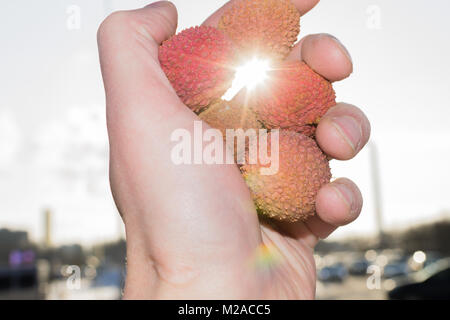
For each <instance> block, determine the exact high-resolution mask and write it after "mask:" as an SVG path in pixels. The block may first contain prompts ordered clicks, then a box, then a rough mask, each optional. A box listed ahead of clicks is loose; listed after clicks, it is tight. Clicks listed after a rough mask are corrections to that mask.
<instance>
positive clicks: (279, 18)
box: [159, 0, 335, 221]
mask: <svg viewBox="0 0 450 320" xmlns="http://www.w3.org/2000/svg"><path fill="white" fill-rule="evenodd" d="M299 32H300V14H299V12H298V10H297V9H296V7H295V6H294V5H293V4H292V3H291V1H290V0H239V1H236V3H235V4H234V5H233V6H232V7H231V8H230V9H229V10H228V11H226V12H225V13H224V15H223V16H222V17H221V20H220V22H219V26H218V28H214V27H207V26H201V27H194V28H190V29H187V30H184V31H182V32H181V33H179V34H177V35H175V36H173V37H172V38H170V39H169V40H167V41H165V42H164V43H163V44H162V45H161V47H160V50H159V60H160V63H161V67H162V69H163V70H164V72H165V73H166V75H167V77H168V79H169V81H170V82H171V84H172V86H173V87H174V89H175V91H176V93H177V94H178V96H179V97H180V98H181V100H182V101H183V102H184V103H185V104H186V105H187V106H188V107H190V108H191V109H192V110H193V111H195V112H197V113H199V116H200V118H201V119H202V120H204V121H206V122H207V123H208V124H209V125H210V126H212V127H214V128H217V129H220V130H221V131H222V132H224V131H225V129H239V128H241V129H244V130H247V129H259V128H267V129H280V132H279V170H278V173H276V174H274V175H261V173H260V170H259V169H260V168H261V167H262V166H263V165H262V164H249V163H246V164H244V165H242V166H240V170H241V172H242V175H243V177H244V179H245V181H246V182H247V185H248V186H249V188H250V191H251V193H252V196H253V199H254V202H255V205H256V207H257V209H258V211H259V212H260V213H262V214H264V215H266V216H269V217H271V218H275V219H278V220H288V221H297V220H305V219H307V218H308V217H309V216H311V215H313V214H314V213H315V198H316V195H317V192H318V190H319V189H320V187H321V186H323V185H324V184H326V183H328V182H329V181H330V178H331V173H330V168H329V165H328V161H327V158H326V156H325V155H324V154H323V153H322V151H321V150H320V149H319V147H318V146H317V144H316V142H315V140H314V133H315V128H316V126H317V124H318V123H319V121H320V119H321V117H322V116H323V115H324V114H325V113H326V112H327V110H328V109H329V108H330V107H331V106H333V105H335V93H334V90H333V88H332V86H331V83H330V82H329V81H327V80H326V79H324V78H323V77H321V76H320V75H318V74H317V73H315V72H314V71H313V70H312V69H311V68H309V67H308V66H307V65H306V64H305V63H304V62H301V61H284V59H285V58H286V57H287V55H288V54H289V53H290V51H291V50H292V48H293V45H294V43H295V42H296V41H297V36H298V34H299ZM254 55H258V56H259V57H265V58H268V59H270V60H271V61H272V62H273V63H272V66H271V69H270V70H269V71H268V79H267V81H266V82H265V83H264V85H261V86H259V87H256V88H255V89H254V90H252V91H251V92H246V98H245V99H242V97H241V95H236V97H235V98H233V100H231V101H224V100H222V99H221V97H222V96H223V95H224V93H225V92H226V91H227V90H228V89H229V88H230V87H231V84H232V81H233V78H234V76H235V70H236V67H237V66H238V64H239V63H240V62H242V61H243V60H245V59H246V58H248V57H252V56H254ZM268 140H269V144H270V139H268ZM268 149H269V150H270V146H268Z"/></svg>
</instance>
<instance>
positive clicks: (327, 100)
mask: <svg viewBox="0 0 450 320" xmlns="http://www.w3.org/2000/svg"><path fill="white" fill-rule="evenodd" d="M335 97H336V96H335V92H334V90H333V87H332V85H331V83H330V82H329V81H328V80H326V79H324V78H323V77H322V76H320V75H319V74H317V73H316V72H314V71H313V70H312V69H311V68H310V67H308V66H307V65H306V64H305V63H304V62H300V61H288V62H283V63H282V64H280V65H278V66H275V67H274V68H273V70H271V71H270V72H269V74H268V80H267V81H266V82H265V83H264V84H263V85H262V86H260V87H258V88H257V89H256V90H255V91H254V92H252V93H251V99H250V101H251V102H250V103H251V106H252V108H253V109H254V110H255V112H256V114H257V117H258V119H259V120H260V121H261V122H262V123H263V124H264V125H265V127H266V128H269V129H274V128H281V129H289V130H292V131H297V132H300V133H303V134H305V135H308V136H312V135H314V132H315V125H317V124H318V123H319V121H320V119H321V117H323V115H324V114H325V113H326V112H327V111H328V109H329V108H330V107H332V106H334V105H336V100H335Z"/></svg>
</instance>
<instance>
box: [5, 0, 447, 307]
mask: <svg viewBox="0 0 450 320" xmlns="http://www.w3.org/2000/svg"><path fill="white" fill-rule="evenodd" d="M172 2H174V3H175V5H176V6H177V7H178V10H179V19H180V20H179V30H181V29H184V28H186V27H190V26H193V25H197V24H200V23H201V22H202V21H203V20H204V19H205V18H206V17H207V16H208V15H209V14H210V13H211V12H213V11H214V10H215V9H217V8H218V7H220V6H221V5H223V4H224V3H225V2H226V1H225V0H192V1H186V0H172ZM148 3H149V2H148V1H137V0H127V1H125V0H123V1H119V0H116V1H114V0H96V1H88V0H84V1H81V0H78V1H76V0H72V1H67V0H60V1H57V2H55V1H50V0H44V1H39V2H37V1H31V0H27V1H25V0H16V1H2V2H1V3H0V21H1V28H0V38H1V39H2V46H1V47H2V49H1V50H0V56H1V59H0V70H1V72H0V299H118V298H120V295H121V290H122V287H123V283H124V275H125V240H124V231H123V225H122V222H121V220H120V217H119V215H118V213H117V210H116V208H115V205H114V203H113V200H112V196H111V193H110V190H109V184H108V144H107V133H106V125H105V114H104V113H105V110H104V108H105V106H104V92H103V86H102V80H101V74H100V69H99V62H98V56H97V46H96V31H97V28H98V26H99V24H100V23H101V21H102V20H103V19H104V18H105V17H106V16H107V15H108V14H109V13H111V12H112V11H115V10H123V9H134V8H138V7H141V6H144V5H146V4H148ZM449 11H450V2H449V1H447V0H435V1H432V2H426V1H420V0H397V1H389V0H371V1H368V0H340V1H334V0H322V1H321V2H320V4H319V5H318V6H317V7H316V8H315V9H314V10H313V11H311V12H310V13H309V14H307V15H306V16H305V17H303V18H302V21H301V29H302V31H301V36H304V35H306V34H310V33H322V32H325V33H331V34H333V35H335V36H336V37H337V38H339V39H340V40H341V41H342V42H343V43H344V45H345V46H346V47H347V48H348V49H349V51H350V53H351V54H352V57H353V62H354V74H353V75H352V76H351V77H350V78H349V79H347V80H345V81H343V82H340V83H336V85H335V88H336V92H337V96H338V100H340V101H345V102H349V103H352V104H355V105H357V106H359V107H361V108H362V109H363V110H364V111H365V112H366V113H367V115H368V117H369V119H370V120H371V122H372V139H371V142H370V144H369V146H368V147H367V148H366V149H365V150H364V151H362V152H361V154H360V155H359V156H358V157H357V158H356V159H354V160H351V161H347V162H342V163H341V162H339V161H332V169H333V175H334V177H341V176H346V177H349V178H351V179H353V180H354V181H355V182H356V183H357V184H358V185H359V186H360V188H361V190H362V193H363V195H364V200H365V203H364V208H363V212H362V214H361V217H360V218H359V219H358V221H356V222H355V223H353V224H351V225H349V226H346V227H343V228H341V229H339V230H338V231H337V232H336V233H335V234H334V235H332V236H331V237H330V238H329V239H327V240H326V241H322V242H321V243H320V244H319V246H318V250H317V252H316V255H315V258H316V263H317V266H318V271H317V272H318V279H319V281H318V284H317V298H319V299H388V298H394V299H422V298H450V292H449V291H450V258H449V257H450V170H449V168H448V159H449V158H450V143H449V141H450V126H449V121H450V120H449V119H450V105H449V104H450V102H449V101H450V78H449V77H448V75H449V74H450V60H449V59H448V57H449V56H450V41H448V30H450V20H449V19H448V18H447V15H448V12H449Z"/></svg>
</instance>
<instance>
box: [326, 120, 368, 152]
mask: <svg viewBox="0 0 450 320" xmlns="http://www.w3.org/2000/svg"><path fill="white" fill-rule="evenodd" d="M332 121H333V125H334V127H335V128H336V130H337V131H338V133H339V135H341V136H342V138H343V139H344V140H345V141H346V142H347V143H348V144H349V146H350V147H351V148H352V150H353V151H354V152H356V151H358V150H359V147H360V144H361V138H362V128H361V125H360V124H359V122H358V121H357V120H356V119H355V118H353V117H351V116H340V117H335V118H333V119H332Z"/></svg>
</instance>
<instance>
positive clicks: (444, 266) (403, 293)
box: [388, 258, 450, 300]
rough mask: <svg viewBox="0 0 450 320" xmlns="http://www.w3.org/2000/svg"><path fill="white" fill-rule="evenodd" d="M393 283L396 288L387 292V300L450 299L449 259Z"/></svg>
mask: <svg viewBox="0 0 450 320" xmlns="http://www.w3.org/2000/svg"><path fill="white" fill-rule="evenodd" d="M395 282H396V284H397V287H395V288H394V289H393V290H391V291H389V292H388V297H389V299H396V300H406V299H450V258H447V259H442V260H439V261H437V262H435V263H433V264H430V265H428V266H427V267H425V268H424V269H422V270H420V271H418V272H415V273H414V274H411V275H409V276H407V277H401V278H399V279H397V280H395Z"/></svg>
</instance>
